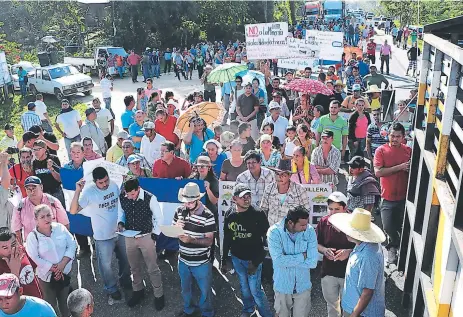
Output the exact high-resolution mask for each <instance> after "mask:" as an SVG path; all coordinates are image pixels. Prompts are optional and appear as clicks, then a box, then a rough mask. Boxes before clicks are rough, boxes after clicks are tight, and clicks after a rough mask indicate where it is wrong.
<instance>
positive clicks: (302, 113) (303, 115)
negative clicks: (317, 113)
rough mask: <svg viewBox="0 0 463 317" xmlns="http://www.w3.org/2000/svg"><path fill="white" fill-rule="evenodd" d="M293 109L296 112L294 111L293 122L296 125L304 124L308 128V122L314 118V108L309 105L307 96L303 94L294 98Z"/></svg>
mask: <svg viewBox="0 0 463 317" xmlns="http://www.w3.org/2000/svg"><path fill="white" fill-rule="evenodd" d="M294 107H295V108H296V110H295V111H294V115H293V122H295V123H296V124H297V125H299V124H306V125H307V126H310V122H311V121H312V119H313V117H314V107H313V106H312V105H311V104H310V98H309V96H308V94H304V93H303V94H302V95H301V96H300V97H298V98H296V100H295V102H294Z"/></svg>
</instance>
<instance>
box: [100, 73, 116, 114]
mask: <svg viewBox="0 0 463 317" xmlns="http://www.w3.org/2000/svg"><path fill="white" fill-rule="evenodd" d="M100 86H101V92H102V95H103V101H104V104H105V108H106V109H108V110H110V111H111V113H112V110H111V92H112V91H113V78H112V77H111V75H110V74H107V75H106V77H105V78H103V79H102V80H101V81H100ZM112 115H113V116H114V113H112Z"/></svg>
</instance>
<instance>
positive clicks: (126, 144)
mask: <svg viewBox="0 0 463 317" xmlns="http://www.w3.org/2000/svg"><path fill="white" fill-rule="evenodd" d="M122 153H123V154H122V156H121V157H120V158H119V159H118V160H117V161H116V164H118V165H120V166H124V167H128V164H129V163H128V159H129V156H130V155H132V154H135V146H134V145H133V141H132V140H124V141H122ZM136 155H137V156H138V157H140V164H141V166H142V167H144V168H145V167H147V168H151V166H152V165H151V164H150V163H149V162H148V161H147V160H146V158H145V156H144V155H143V154H140V153H136Z"/></svg>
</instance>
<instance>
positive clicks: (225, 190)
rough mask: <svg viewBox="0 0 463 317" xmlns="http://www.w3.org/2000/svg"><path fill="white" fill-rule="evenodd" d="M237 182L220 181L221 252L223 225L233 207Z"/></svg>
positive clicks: (221, 246) (221, 247) (221, 248)
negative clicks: (234, 188) (234, 189)
mask: <svg viewBox="0 0 463 317" xmlns="http://www.w3.org/2000/svg"><path fill="white" fill-rule="evenodd" d="M234 186H235V182H229V181H220V182H219V201H218V213H219V236H220V252H222V250H223V223H224V221H225V214H226V213H227V211H229V210H230V208H231V207H232V203H233V202H232V197H233V187H234Z"/></svg>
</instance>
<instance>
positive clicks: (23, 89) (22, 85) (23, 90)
mask: <svg viewBox="0 0 463 317" xmlns="http://www.w3.org/2000/svg"><path fill="white" fill-rule="evenodd" d="M26 88H27V87H26V83H25V82H24V80H22V81H20V82H19V89H20V90H21V96H23V97H26Z"/></svg>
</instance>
